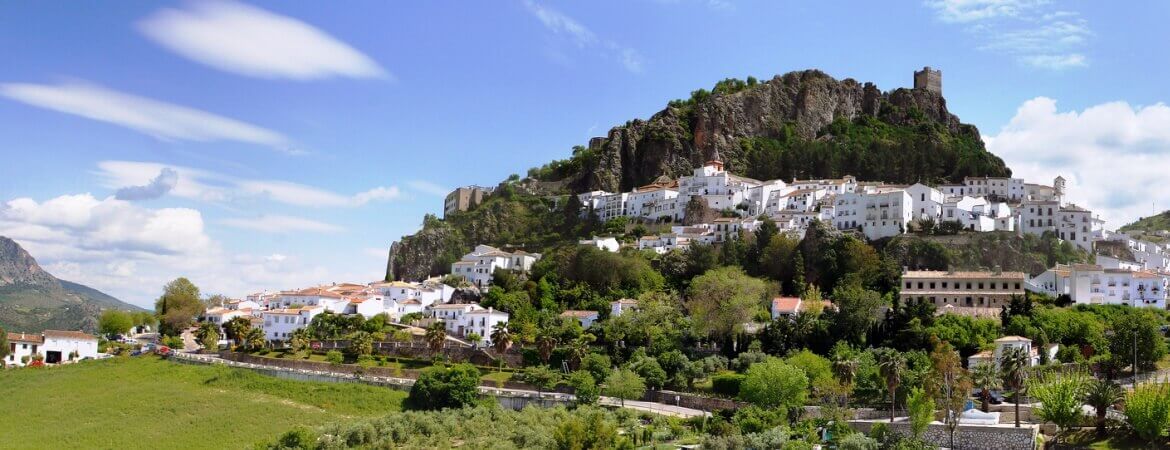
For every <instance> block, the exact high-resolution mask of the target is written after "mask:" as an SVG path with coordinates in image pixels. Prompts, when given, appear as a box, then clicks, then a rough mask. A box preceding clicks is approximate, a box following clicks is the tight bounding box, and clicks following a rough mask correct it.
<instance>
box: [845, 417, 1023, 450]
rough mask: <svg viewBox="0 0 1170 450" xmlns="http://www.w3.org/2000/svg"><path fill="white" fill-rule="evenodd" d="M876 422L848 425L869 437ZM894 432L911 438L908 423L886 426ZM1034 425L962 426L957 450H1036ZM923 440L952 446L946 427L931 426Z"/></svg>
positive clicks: (957, 435) (942, 445)
mask: <svg viewBox="0 0 1170 450" xmlns="http://www.w3.org/2000/svg"><path fill="white" fill-rule="evenodd" d="M874 423H877V422H872V421H850V422H849V426H850V427H853V429H855V430H857V431H860V432H862V433H866V434H869V430H870V428H872V427H873V424H874ZM885 424H886V425H887V426H889V427H890V429H892V430H893V431H894V432H896V433H899V434H902V435H906V436H909V435H910V424H909V423H907V422H894V423H885ZM1037 428H1038V427H1037V426H1035V425H1021V427H1020V428H1014V427H1004V426H980V425H963V426H960V427H959V428H958V429H957V430H955V447H954V449H955V450H984V449H989V448H994V449H997V450H1034V449H1035V447H1036V432H1037ZM922 439H923V440H925V441H926V442H928V443H930V444H931V445H936V446H939V447H947V446H949V445H950V432H949V431H948V430H947V427H946V425H942V424H931V425H930V427H929V428H927V430H926V432H925V433H923V435H922Z"/></svg>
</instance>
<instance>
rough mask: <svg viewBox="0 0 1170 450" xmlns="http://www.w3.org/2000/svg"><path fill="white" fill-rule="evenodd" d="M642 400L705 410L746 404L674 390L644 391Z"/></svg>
mask: <svg viewBox="0 0 1170 450" xmlns="http://www.w3.org/2000/svg"><path fill="white" fill-rule="evenodd" d="M642 400H643V401H647V402H656V403H664V404H667V405H675V406H681V407H684V408H691V409H698V410H702V411H707V412H711V411H718V410H721V409H739V408H742V407H744V406H747V403H745V402H741V401H737V400H731V399H726V398H720V397H705V396H702V395H696V394H689V393H686V392H675V391H646V394H645V395H643V396H642Z"/></svg>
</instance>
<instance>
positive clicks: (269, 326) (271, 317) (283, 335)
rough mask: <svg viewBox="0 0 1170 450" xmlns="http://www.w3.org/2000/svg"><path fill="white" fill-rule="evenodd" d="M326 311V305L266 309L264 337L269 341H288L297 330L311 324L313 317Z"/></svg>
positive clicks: (264, 314) (263, 315)
mask: <svg viewBox="0 0 1170 450" xmlns="http://www.w3.org/2000/svg"><path fill="white" fill-rule="evenodd" d="M323 312H325V307H324V306H319V305H318V306H302V307H300V308H295V309H273V310H268V311H264V312H263V313H261V315H260V317H262V318H263V319H264V338H265V339H267V340H269V341H287V340H288V339H289V337H292V333H293V332H294V331H296V330H299V329H301V328H304V327H307V326H309V324H310V323H312V322H313V318H314V317H317V315H318V314H321V313H323Z"/></svg>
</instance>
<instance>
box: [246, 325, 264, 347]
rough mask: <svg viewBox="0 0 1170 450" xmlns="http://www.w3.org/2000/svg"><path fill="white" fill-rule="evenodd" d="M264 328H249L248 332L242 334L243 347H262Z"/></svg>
mask: <svg viewBox="0 0 1170 450" xmlns="http://www.w3.org/2000/svg"><path fill="white" fill-rule="evenodd" d="M264 343H265V339H264V330H263V329H260V328H249V329H248V333H247V334H246V335H244V347H245V348H247V349H248V350H258V349H261V348H264Z"/></svg>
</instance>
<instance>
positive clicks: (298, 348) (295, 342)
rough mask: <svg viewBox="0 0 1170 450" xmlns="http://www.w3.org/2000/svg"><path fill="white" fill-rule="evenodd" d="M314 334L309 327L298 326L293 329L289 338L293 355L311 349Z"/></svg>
mask: <svg viewBox="0 0 1170 450" xmlns="http://www.w3.org/2000/svg"><path fill="white" fill-rule="evenodd" d="M312 339H313V336H312V335H311V334H310V333H309V329H308V328H297V329H296V330H293V332H292V335H291V336H289V339H288V347H289V350H291V351H292V353H293V356H296V355H299V354H301V352H304V351H305V350H308V349H309V345H310V343H311V341H312Z"/></svg>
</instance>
